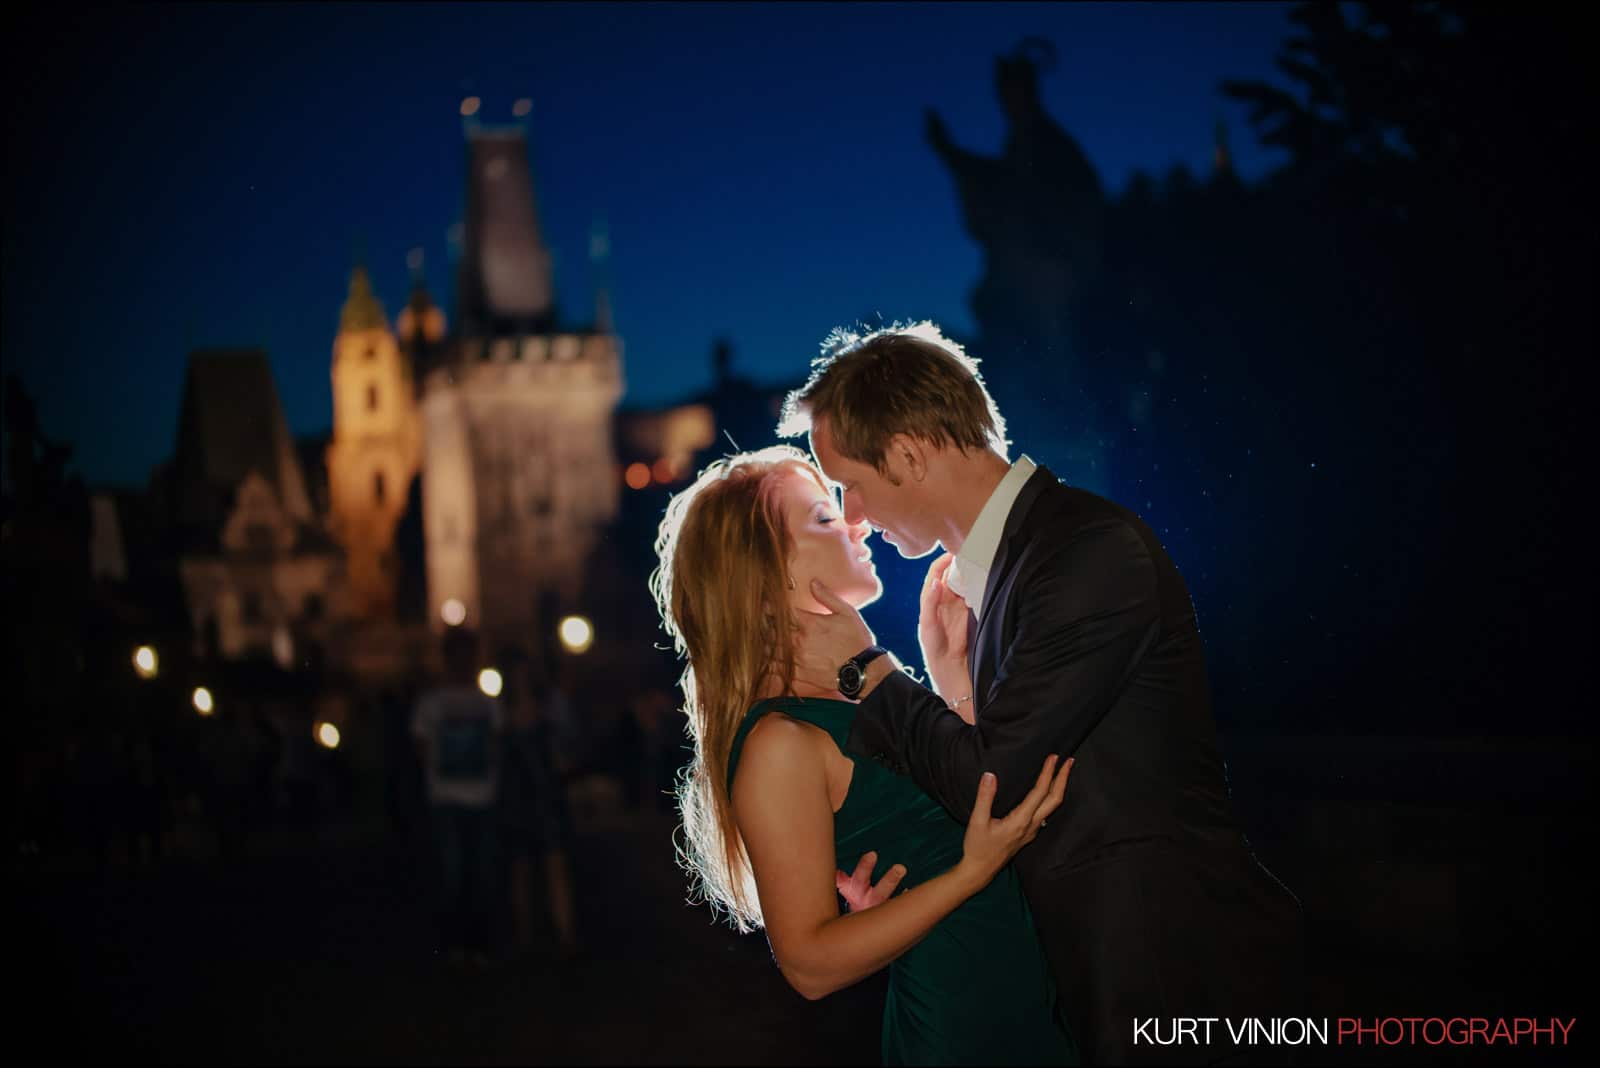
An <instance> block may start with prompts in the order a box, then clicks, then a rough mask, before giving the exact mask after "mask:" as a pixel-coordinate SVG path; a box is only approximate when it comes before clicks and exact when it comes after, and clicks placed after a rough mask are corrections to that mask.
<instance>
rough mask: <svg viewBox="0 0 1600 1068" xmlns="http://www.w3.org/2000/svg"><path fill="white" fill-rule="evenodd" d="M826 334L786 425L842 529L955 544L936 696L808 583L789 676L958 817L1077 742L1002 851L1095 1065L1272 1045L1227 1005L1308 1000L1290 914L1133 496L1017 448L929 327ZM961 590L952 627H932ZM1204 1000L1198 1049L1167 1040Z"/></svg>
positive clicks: (946, 570) (856, 740)
mask: <svg viewBox="0 0 1600 1068" xmlns="http://www.w3.org/2000/svg"><path fill="white" fill-rule="evenodd" d="M830 346H831V352H830V353H829V355H827V356H825V357H824V358H823V359H822V360H820V361H818V364H817V366H816V368H815V370H814V372H813V374H812V376H811V379H810V381H808V382H807V384H806V385H805V386H803V387H802V388H801V389H799V390H796V391H795V393H794V394H792V395H791V396H790V397H789V399H788V401H787V403H786V405H785V411H784V418H783V423H782V425H781V426H780V428H779V430H780V433H782V434H785V435H787V436H793V435H795V434H798V433H804V432H807V431H809V433H810V439H811V447H812V452H813V454H814V456H815V457H816V459H817V462H818V464H819V466H820V467H821V468H822V469H823V471H824V472H825V473H826V474H827V475H828V477H829V478H830V479H832V480H833V481H835V482H837V483H838V484H839V485H840V487H841V491H842V498H843V499H842V508H843V514H844V518H845V520H846V521H847V522H859V521H861V520H862V519H863V518H865V519H866V520H867V521H868V522H870V523H871V524H872V526H873V527H874V528H875V529H877V530H878V531H880V532H881V533H882V535H883V537H884V539H885V540H886V541H888V542H889V543H890V544H892V545H894V546H896V548H898V549H899V551H900V553H901V555H903V556H906V557H908V558H915V557H920V556H924V555H926V554H928V553H930V552H932V551H933V549H934V548H935V546H936V545H942V546H943V547H944V549H945V550H946V552H947V553H948V554H950V555H947V556H941V557H939V558H938V559H937V560H935V561H934V563H933V565H932V567H931V568H930V573H929V578H928V582H927V584H926V585H925V587H924V595H923V608H922V618H921V619H920V620H919V628H918V633H919V638H920V639H921V643H922V645H923V652H924V656H925V661H926V666H927V668H928V671H929V673H930V676H931V678H932V681H933V683H934V689H933V690H929V689H927V688H924V687H923V686H922V685H920V684H918V683H917V682H915V681H914V680H913V679H912V678H910V677H909V676H908V675H906V674H904V673H903V672H902V671H899V670H896V668H897V664H896V663H895V662H894V659H893V657H892V656H887V655H881V651H879V650H877V648H876V646H875V643H874V640H873V636H872V632H871V631H870V630H869V629H868V628H867V626H866V624H865V623H864V622H863V621H862V619H861V617H860V615H859V614H857V613H856V612H855V611H854V610H853V609H851V608H850V607H849V606H848V605H846V604H845V603H844V602H842V601H839V600H838V599H837V598H835V597H833V596H832V595H831V592H830V591H827V590H825V589H819V590H817V595H818V599H819V600H821V601H822V602H823V603H824V604H826V605H827V606H828V607H829V608H830V609H831V610H832V612H833V614H832V615H810V616H808V617H807V618H805V619H803V620H801V634H800V642H799V646H800V648H799V652H798V663H797V673H798V675H799V677H800V678H802V679H804V680H805V681H807V682H811V683H814V684H818V685H824V684H826V685H829V686H836V687H837V688H838V689H839V691H840V692H841V693H842V694H844V695H845V696H847V697H854V698H856V699H858V700H859V701H860V710H859V712H858V714H857V717H856V721H855V726H854V728H853V729H852V731H851V735H850V739H849V749H850V750H851V755H852V756H855V757H858V758H869V759H873V760H877V761H880V762H882V763H884V764H886V765H888V766H889V767H891V768H893V769H894V770H896V771H899V772H901V773H903V774H909V775H910V776H911V777H912V778H913V779H915V780H916V782H917V783H918V785H920V786H921V787H922V788H923V789H924V790H926V791H927V792H928V793H929V794H931V795H932V796H934V797H935V798H937V799H938V800H939V801H940V802H941V803H942V804H943V805H944V806H945V807H946V808H947V809H948V810H949V811H950V812H951V813H952V814H953V815H954V816H955V817H956V818H957V819H961V820H965V819H966V818H967V816H968V815H969V813H970V812H971V809H972V804H973V799H974V797H975V794H976V787H977V783H978V779H979V776H980V775H981V773H983V772H985V771H993V772H994V773H995V774H996V775H997V776H998V778H999V793H998V795H997V797H996V799H995V810H996V811H1003V810H1006V809H1008V808H1009V807H1010V806H1011V805H1013V804H1015V803H1016V801H1017V800H1018V799H1020V798H1021V797H1022V796H1023V794H1024V793H1026V791H1027V789H1028V786H1029V784H1030V783H1031V782H1032V781H1033V779H1034V774H1035V770H1034V769H1037V768H1038V767H1039V766H1040V765H1041V764H1042V763H1043V762H1044V758H1045V757H1046V756H1047V755H1049V754H1051V753H1058V754H1060V755H1061V756H1063V757H1066V756H1074V757H1076V758H1077V762H1076V764H1075V766H1074V775H1073V779H1072V784H1071V787H1070V789H1069V793H1068V803H1067V804H1066V805H1065V806H1063V808H1062V809H1061V812H1060V814H1059V815H1058V816H1056V817H1055V818H1053V819H1052V820H1050V821H1049V823H1048V825H1047V826H1046V827H1045V828H1044V829H1043V830H1042V831H1041V832H1040V834H1039V837H1038V839H1037V840H1036V841H1035V842H1034V843H1033V845H1032V846H1031V847H1029V848H1027V849H1024V850H1023V851H1022V852H1021V853H1020V854H1019V855H1018V856H1017V860H1016V864H1017V868H1018V870H1019V872H1020V874H1021V876H1022V881H1023V886H1024V888H1025V890H1026V892H1027V895H1028V901H1029V904H1030V906H1031V908H1032V910H1033V914H1034V919H1035V922H1036V924H1037V926H1038V929H1039V933H1040V937H1041V939H1042V941H1043V943H1044V945H1045V948H1046V952H1047V955H1048V956H1049V959H1050V963H1051V970H1052V972H1053V974H1054V976H1055V980H1056V984H1057V987H1058V990H1059V992H1060V995H1061V999H1062V1007H1063V1010H1064V1014H1065V1017H1066V1022H1067V1024H1068V1026H1069V1028H1070V1029H1071V1031H1072V1032H1073V1034H1074V1036H1075V1037H1076V1038H1077V1040H1078V1042H1079V1044H1080V1047H1081V1048H1082V1049H1083V1051H1084V1055H1085V1059H1086V1060H1087V1061H1088V1062H1089V1063H1092V1064H1114V1063H1128V1062H1151V1061H1168V1060H1176V1061H1186V1062H1208V1061H1230V1062H1238V1061H1242V1060H1246V1059H1249V1058H1250V1057H1252V1056H1259V1055H1262V1054H1264V1053H1281V1052H1282V1051H1281V1050H1264V1049H1261V1048H1259V1047H1258V1048H1255V1049H1252V1048H1250V1047H1248V1046H1247V1047H1243V1048H1236V1047H1234V1046H1233V1045H1232V1044H1231V1043H1229V1041H1228V1028H1227V1027H1226V1026H1225V1024H1224V1022H1223V1021H1224V1020H1232V1021H1238V1020H1240V1019H1241V1018H1243V1017H1247V1016H1260V1017H1264V1018H1266V1017H1271V1016H1275V1015H1279V1014H1286V1013H1289V1012H1292V1011H1293V1010H1295V1009H1298V1008H1300V1007H1301V1006H1300V1005H1299V1002H1298V989H1299V977H1300V967H1301V960H1300V958H1301V938H1300V908H1299V902H1298V901H1297V900H1296V899H1295V897H1294V895H1293V894H1291V893H1290V892H1289V891H1288V890H1287V889H1286V888H1285V887H1284V886H1283V885H1282V884H1281V883H1280V882H1278V880H1277V879H1276V878H1274V877H1273V876H1272V875H1271V874H1270V873H1269V872H1267V871H1266V869H1265V868H1263V867H1262V866H1261V865H1260V864H1259V863H1258V862H1257V861H1256V859H1255V856H1254V854H1253V853H1252V851H1251V849H1250V847H1249V844H1248V843H1247V841H1246V840H1245V837H1244V835H1243V834H1242V832H1241V831H1240V828H1239V826H1238V824H1237V823H1236V822H1235V820H1234V817H1233V815H1232V812H1231V810H1230V804H1229V799H1228V786H1227V780H1226V773H1225V770H1224V767H1223V762H1222V757H1221V755H1220V752H1219V750H1218V745H1217V740H1216V729H1215V724H1214V722H1213V719H1212V714H1211V698H1210V689H1209V686H1208V683H1207V679H1206V668H1205V660H1204V652H1203V648H1202V645H1201V640H1200V633H1199V629H1198V627H1197V625H1196V621H1195V613H1194V607H1193V604H1192V603H1191V601H1190V598H1189V592H1188V589H1187V587H1186V586H1185V584H1184V581H1183V578H1182V576H1181V575H1180V574H1179V573H1178V569H1177V568H1176V566H1174V564H1173V562H1172V560H1171V559H1170V558H1169V557H1168V555H1167V553H1166V551H1165V550H1164V549H1163V548H1162V546H1161V544H1160V543H1159V541H1158V540H1157V539H1156V537H1155V535H1154V534H1153V533H1152V532H1151V530H1150V528H1149V527H1148V526H1146V524H1145V523H1144V522H1143V521H1142V520H1140V519H1139V517H1138V516H1136V515H1134V514H1133V513H1132V512H1130V511H1128V510H1127V509H1125V508H1122V507H1120V506H1118V505H1116V504H1114V503H1112V502H1110V501H1107V500H1105V499H1103V498H1101V497H1098V496H1096V495H1094V494H1092V493H1088V492H1085V491H1083V490H1079V489H1074V488H1071V487H1069V486H1065V485H1063V484H1061V482H1060V481H1058V480H1057V478H1056V477H1055V475H1053V474H1052V473H1051V472H1050V471H1049V470H1048V469H1046V468H1043V467H1036V466H1035V465H1034V464H1033V463H1032V462H1031V461H1030V460H1029V459H1028V458H1027V457H1026V456H1024V457H1020V458H1019V459H1018V460H1017V461H1016V463H1011V462H1009V461H1008V460H1007V459H1006V453H1005V448H1006V442H1005V428H1004V422H1003V421H1002V420H1001V418H1000V414H999V412H998V410H997V409H996V408H995V405H994V402H993V400H992V399H991V398H990V397H989V394H988V392H987V390H986V389H985V388H984V386H983V383H982V380H981V378H980V377H979V375H978V373H977V368H976V364H975V362H974V361H972V360H971V359H970V358H969V357H967V356H966V355H965V354H964V353H963V352H962V351H961V349H960V347H959V346H957V345H955V344H954V343H952V342H950V341H948V340H947V339H945V338H944V337H943V336H942V335H940V333H939V332H938V330H937V328H936V327H933V326H932V325H931V324H926V323H924V324H918V325H915V326H912V327H905V328H899V327H897V328H891V329H888V330H880V331H877V332H875V333H872V334H868V335H866V336H865V337H860V336H856V335H851V334H844V333H836V334H835V335H834V336H833V337H832V338H830ZM941 587H943V588H941ZM955 597H960V598H961V599H962V600H964V601H965V602H966V604H967V605H969V606H970V609H971V611H970V615H969V616H968V618H967V620H966V621H965V622H966V626H965V628H962V627H960V626H956V627H951V626H949V625H948V624H945V625H941V620H940V618H939V616H940V614H941V613H943V614H944V615H945V618H946V619H948V618H949V614H948V613H949V608H950V605H951V604H952V603H953V599H954V598H955ZM958 611H959V608H958ZM962 630H965V635H963V634H962V633H961V631H962ZM963 637H965V639H966V640H965V641H963V640H962V639H963ZM969 699H970V704H969V703H968V702H969ZM894 859H895V858H893V857H884V858H882V862H881V864H880V867H881V868H886V867H887V866H888V865H889V864H891V863H892V862H893V861H894ZM844 888H845V889H846V890H847V893H846V896H847V897H850V896H851V895H850V894H849V893H848V887H844ZM863 903H865V904H870V903H871V900H870V899H869V900H867V901H865V902H863ZM853 904H854V902H853ZM1207 1017H1211V1018H1216V1020H1217V1021H1218V1022H1216V1023H1215V1024H1213V1025H1212V1027H1211V1028H1210V1041H1209V1042H1200V1041H1190V1042H1184V1043H1181V1044H1172V1045H1161V1044H1158V1042H1159V1040H1160V1039H1162V1038H1167V1037H1169V1036H1170V1035H1172V1034H1173V1033H1174V1028H1175V1021H1178V1020H1181V1019H1204V1018H1207ZM1195 1033H1196V1034H1203V1031H1201V1030H1200V1029H1196V1031H1195Z"/></svg>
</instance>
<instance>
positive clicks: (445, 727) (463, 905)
mask: <svg viewBox="0 0 1600 1068" xmlns="http://www.w3.org/2000/svg"><path fill="white" fill-rule="evenodd" d="M443 652H444V667H445V675H444V678H443V680H442V681H441V683H440V684H439V685H437V686H434V687H432V688H430V689H427V690H425V691H423V693H422V694H421V695H420V696H419V697H418V698H417V703H416V707H415V709H414V710H413V712H412V717H411V736H412V738H414V739H415V740H416V744H417V748H418V753H419V755H420V757H421V760H422V767H423V769H424V773H425V781H426V783H427V796H428V806H429V808H430V810H431V814H432V820H431V822H432V830H433V836H434V842H435V845H436V846H437V848H438V858H439V893H440V901H439V924H440V928H441V934H442V937H443V941H444V943H445V949H446V951H447V952H448V954H449V959H450V961H451V962H452V963H462V962H469V963H473V964H478V965H482V964H486V963H487V962H488V953H489V929H488V923H489V917H490V916H491V915H492V914H493V912H492V908H493V906H492V904H491V902H492V901H493V900H494V899H493V898H492V897H491V891H492V889H493V888H494V887H495V886H496V885H497V884H498V881H499V880H498V877H497V867H496V865H497V862H498V858H497V856H496V836H497V834H498V826H497V824H496V821H495V813H496V809H495V803H496V799H497V795H498V792H499V785H500V784H499V779H500V758H501V752H500V750H501V735H502V731H503V729H504V713H503V711H502V709H501V707H500V702H499V701H497V700H495V699H494V698H492V697H490V696H488V695H487V694H485V693H483V692H482V691H481V690H480V689H479V688H478V682H477V673H478V657H479V653H478V639H477V636H476V635H475V634H474V633H472V632H471V631H468V630H465V629H462V628H459V627H456V628H452V629H450V630H449V631H447V632H446V633H445V636H444V648H443Z"/></svg>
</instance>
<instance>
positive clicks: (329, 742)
mask: <svg viewBox="0 0 1600 1068" xmlns="http://www.w3.org/2000/svg"><path fill="white" fill-rule="evenodd" d="M317 741H318V743H320V744H321V746H322V747H323V748H324V749H337V748H339V728H338V727H335V726H334V725H333V724H331V723H319V724H317Z"/></svg>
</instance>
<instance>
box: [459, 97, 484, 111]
mask: <svg viewBox="0 0 1600 1068" xmlns="http://www.w3.org/2000/svg"><path fill="white" fill-rule="evenodd" d="M482 106H483V101H482V100H479V99H478V98H477V97H475V96H469V97H467V98H466V99H465V100H463V101H462V102H461V114H463V115H476V114H477V113H478V108H480V107H482Z"/></svg>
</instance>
